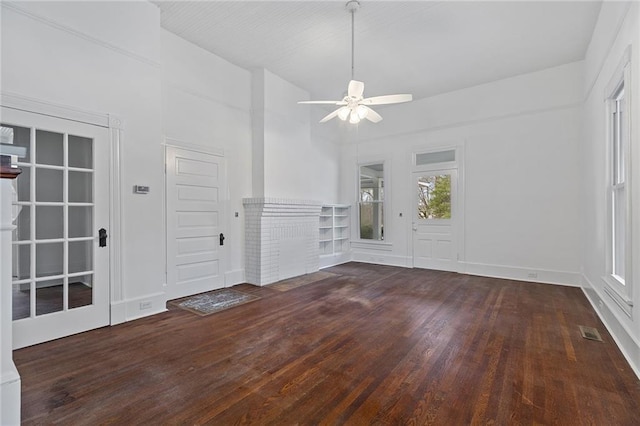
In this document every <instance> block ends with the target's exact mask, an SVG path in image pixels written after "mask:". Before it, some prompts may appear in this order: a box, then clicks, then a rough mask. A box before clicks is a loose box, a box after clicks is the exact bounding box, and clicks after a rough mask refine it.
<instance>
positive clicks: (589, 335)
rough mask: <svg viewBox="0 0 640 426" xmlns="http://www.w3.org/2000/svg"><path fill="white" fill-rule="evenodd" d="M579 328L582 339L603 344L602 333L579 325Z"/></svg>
mask: <svg viewBox="0 0 640 426" xmlns="http://www.w3.org/2000/svg"><path fill="white" fill-rule="evenodd" d="M578 327H579V328H580V334H582V337H584V338H585V339H589V340H596V341H598V342H602V337H600V333H598V330H596V329H595V328H593V327H586V326H584V325H579V326H578Z"/></svg>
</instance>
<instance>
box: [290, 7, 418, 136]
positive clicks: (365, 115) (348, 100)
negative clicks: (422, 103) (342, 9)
mask: <svg viewBox="0 0 640 426" xmlns="http://www.w3.org/2000/svg"><path fill="white" fill-rule="evenodd" d="M359 8H360V2H359V1H358V0H350V1H348V2H347V4H346V9H347V10H348V11H349V13H351V81H349V86H348V88H347V95H346V96H345V97H344V98H342V100H339V101H300V102H298V103H299V104H328V105H338V106H339V107H340V108H338V109H336V110H335V111H333V112H331V113H330V114H328V115H327V116H326V117H324V118H323V119H322V120H320V123H325V122H327V121H329V120H331V119H332V118H334V117H338V118H340V119H341V120H342V121H346V120H347V118H348V119H349V123H352V124H357V123H359V122H360V121H361V120H363V119H367V120H369V121H371V122H373V123H378V122H379V121H381V120H382V116H381V115H380V114H378V113H377V112H375V111H374V110H373V109H371V108H369V105H387V104H399V103H403V102H410V101H411V100H413V96H411V95H409V94H399V95H383V96H373V97H371V98H365V97H364V83H363V82H362V81H357V80H354V65H353V64H354V57H355V53H354V52H355V48H354V45H355V43H354V39H355V36H354V24H355V13H356V11H357V10H358V9H359Z"/></svg>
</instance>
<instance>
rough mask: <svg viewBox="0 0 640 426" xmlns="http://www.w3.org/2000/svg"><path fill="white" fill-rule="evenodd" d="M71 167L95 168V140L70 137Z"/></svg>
mask: <svg viewBox="0 0 640 426" xmlns="http://www.w3.org/2000/svg"><path fill="white" fill-rule="evenodd" d="M69 167H81V168H84V169H92V168H93V139H90V138H83V137H81V136H74V135H69Z"/></svg>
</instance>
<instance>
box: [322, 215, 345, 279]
mask: <svg viewBox="0 0 640 426" xmlns="http://www.w3.org/2000/svg"><path fill="white" fill-rule="evenodd" d="M319 243H320V266H321V267H323V266H329V265H334V264H338V263H342V262H344V261H346V260H348V259H347V257H348V252H349V250H350V244H349V206H348V205H341V204H332V205H324V206H322V210H321V212H320V238H319Z"/></svg>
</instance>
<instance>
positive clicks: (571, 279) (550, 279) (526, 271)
mask: <svg viewBox="0 0 640 426" xmlns="http://www.w3.org/2000/svg"><path fill="white" fill-rule="evenodd" d="M458 264H459V265H460V270H459V272H460V273H462V274H469V275H480V276H483V277H492V278H504V279H509V280H515V281H530V282H534V283H542V284H560V285H566V286H570V287H580V273H579V272H566V271H551V270H545V269H535V268H520V267H515V266H503V265H489V264H485V263H473V262H458Z"/></svg>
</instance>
